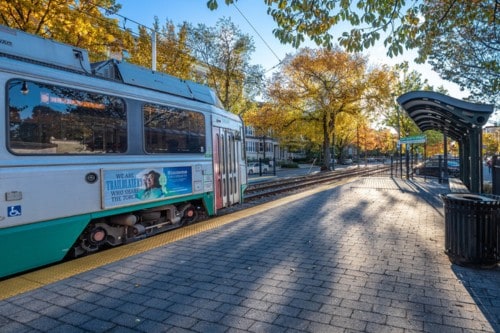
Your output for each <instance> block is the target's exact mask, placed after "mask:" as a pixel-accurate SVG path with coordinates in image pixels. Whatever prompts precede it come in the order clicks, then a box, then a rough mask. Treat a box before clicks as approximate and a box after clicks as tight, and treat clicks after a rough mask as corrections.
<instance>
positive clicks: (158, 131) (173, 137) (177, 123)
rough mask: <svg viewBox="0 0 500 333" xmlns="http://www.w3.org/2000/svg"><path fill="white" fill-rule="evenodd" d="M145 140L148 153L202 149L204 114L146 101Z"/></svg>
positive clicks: (196, 151) (194, 151)
mask: <svg viewBox="0 0 500 333" xmlns="http://www.w3.org/2000/svg"><path fill="white" fill-rule="evenodd" d="M143 114H144V141H145V148H146V152H148V153H155V154H161V153H198V154H200V153H205V117H204V116H203V114H202V113H199V112H194V111H188V110H183V109H179V108H175V107H168V106H160V105H152V104H146V105H144V106H143Z"/></svg>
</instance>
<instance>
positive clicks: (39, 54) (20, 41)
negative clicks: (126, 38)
mask: <svg viewBox="0 0 500 333" xmlns="http://www.w3.org/2000/svg"><path fill="white" fill-rule="evenodd" d="M0 56H4V57H10V58H15V59H18V60H21V61H25V62H31V63H38V64H40V65H44V66H49V67H54V68H59V69H63V70H68V71H72V72H77V73H80V74H82V75H90V76H96V77H100V78H104V79H109V80H114V81H118V82H122V83H124V84H128V85H132V86H136V87H142V88H147V89H151V90H156V91H160V92H164V93H167V94H171V95H176V96H180V97H184V98H188V99H192V100H195V101H199V102H202V103H206V104H210V105H214V106H216V107H218V108H222V103H221V102H220V101H219V99H218V98H217V96H216V95H215V93H214V91H213V90H212V89H211V88H209V87H207V86H205V85H202V84H199V83H195V82H192V81H188V80H181V79H179V78H177V77H174V76H171V75H168V74H164V73H160V72H156V71H153V70H151V69H147V68H144V67H140V66H136V65H133V64H130V63H126V62H121V61H118V60H108V61H103V62H97V63H92V64H91V63H90V61H89V57H88V52H87V51H86V50H84V49H81V48H78V47H73V46H71V45H68V44H63V43H59V42H56V41H53V40H50V39H46V38H42V37H39V36H36V35H32V34H28V33H25V32H23V31H19V30H14V29H11V28H8V27H5V26H2V25H0Z"/></svg>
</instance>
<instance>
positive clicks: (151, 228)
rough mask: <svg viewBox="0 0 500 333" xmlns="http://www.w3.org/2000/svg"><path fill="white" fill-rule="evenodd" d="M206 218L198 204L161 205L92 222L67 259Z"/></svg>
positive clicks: (201, 205)
mask: <svg viewBox="0 0 500 333" xmlns="http://www.w3.org/2000/svg"><path fill="white" fill-rule="evenodd" d="M206 217H207V216H206V210H205V209H204V207H203V204H202V203H201V202H199V203H184V204H181V205H173V204H170V205H163V206H159V207H155V208H150V209H144V210H138V211H135V212H131V213H127V214H120V215H114V216H110V217H106V218H100V219H97V220H93V221H91V222H90V223H89V225H88V226H87V227H86V228H85V230H84V231H83V233H82V234H81V235H80V237H78V240H77V241H76V243H75V245H74V246H73V247H72V249H71V251H70V252H69V253H68V257H69V258H76V257H80V256H84V255H87V254H90V253H94V252H97V251H99V250H103V249H106V248H110V247H114V246H118V245H123V244H127V243H130V242H134V241H137V240H141V239H144V238H146V237H150V236H153V235H156V234H159V233H162V232H165V231H168V230H171V229H176V228H179V227H182V226H186V225H188V224H191V223H194V222H197V221H200V220H203V219H205V218H206Z"/></svg>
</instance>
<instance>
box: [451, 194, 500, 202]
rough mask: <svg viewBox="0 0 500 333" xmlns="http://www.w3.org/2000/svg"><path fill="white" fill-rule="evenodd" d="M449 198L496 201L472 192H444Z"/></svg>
mask: <svg viewBox="0 0 500 333" xmlns="http://www.w3.org/2000/svg"><path fill="white" fill-rule="evenodd" d="M446 197H447V198H449V199H456V200H464V201H497V200H495V199H492V198H489V197H487V196H484V195H479V194H472V193H450V194H446Z"/></svg>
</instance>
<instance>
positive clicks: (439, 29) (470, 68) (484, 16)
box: [207, 0, 500, 103]
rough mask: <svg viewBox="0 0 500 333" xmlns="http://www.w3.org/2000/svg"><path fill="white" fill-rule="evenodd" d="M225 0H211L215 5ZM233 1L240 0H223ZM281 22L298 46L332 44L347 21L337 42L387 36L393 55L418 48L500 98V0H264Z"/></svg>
mask: <svg viewBox="0 0 500 333" xmlns="http://www.w3.org/2000/svg"><path fill="white" fill-rule="evenodd" d="M218 2H221V0H208V1H207V6H208V7H209V8H211V9H216V8H217V6H218ZM224 2H225V3H226V4H228V5H229V4H232V3H235V2H237V0H224ZM264 3H265V4H266V5H267V6H268V10H267V13H268V14H269V15H271V16H272V17H273V19H274V21H275V22H276V24H277V28H276V29H274V30H273V32H274V35H275V36H276V37H277V38H278V39H279V40H280V41H281V42H283V43H289V44H291V45H293V46H294V47H298V46H299V45H301V43H302V42H304V41H305V38H309V39H310V40H312V41H314V42H316V43H317V44H318V45H322V46H324V47H327V48H331V47H333V45H334V44H335V42H336V41H335V40H334V36H333V33H337V32H338V29H333V27H335V26H338V25H341V24H342V23H344V24H345V23H347V24H348V25H350V26H351V27H352V29H351V30H350V31H344V32H343V33H342V35H341V36H340V37H339V38H338V40H337V42H338V43H340V45H341V46H343V47H345V48H346V50H348V51H361V50H364V49H367V48H369V47H371V46H373V45H375V43H376V42H377V41H378V40H380V39H382V40H383V43H384V46H385V47H386V48H387V54H388V55H389V56H391V57H392V56H397V55H400V54H402V53H403V51H404V49H417V50H418V52H419V56H418V58H417V59H416V60H417V61H418V62H424V61H426V60H427V59H430V60H431V64H432V65H433V67H434V69H435V70H436V71H438V73H440V74H441V76H442V77H443V78H445V79H449V80H452V81H453V82H455V83H457V84H459V85H460V86H461V87H462V88H467V89H470V90H471V91H472V94H473V97H474V99H475V100H480V101H490V102H492V103H498V101H499V100H500V98H499V91H500V89H499V84H500V80H499V76H500V35H499V34H500V27H499V25H500V3H499V2H498V0H423V1H413V2H412V3H410V4H408V3H407V2H406V1H404V0H378V1H372V0H368V1H349V0H339V1H331V0H264Z"/></svg>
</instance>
